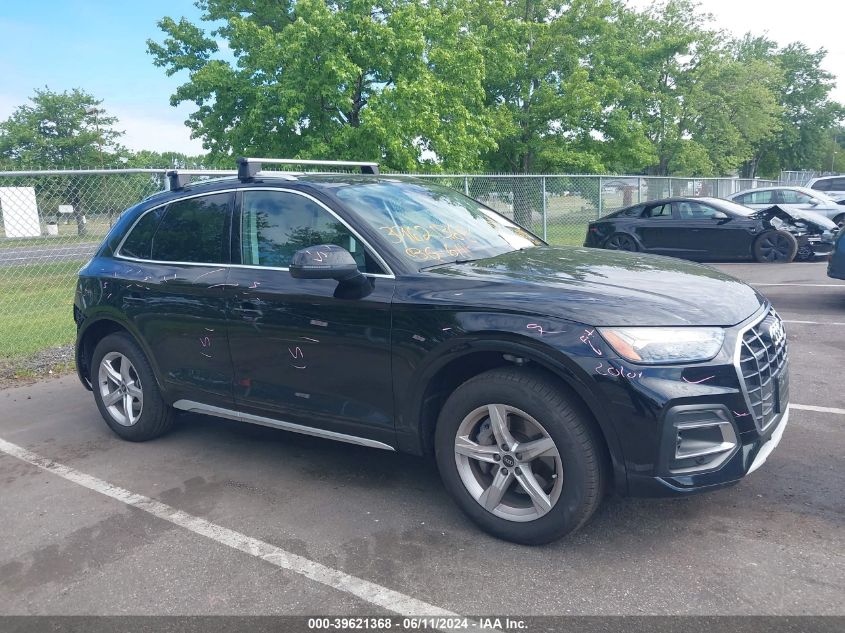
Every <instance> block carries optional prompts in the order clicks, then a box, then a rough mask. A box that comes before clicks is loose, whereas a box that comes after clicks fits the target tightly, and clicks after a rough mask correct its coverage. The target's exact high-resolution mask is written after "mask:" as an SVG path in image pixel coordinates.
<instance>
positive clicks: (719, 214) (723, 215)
mask: <svg viewBox="0 0 845 633" xmlns="http://www.w3.org/2000/svg"><path fill="white" fill-rule="evenodd" d="M711 217H712V218H713V219H714V220H729V219H730V216H729V215H728V214H727V213H724V212H722V211H716V213H714V214H713V215H712V216H711Z"/></svg>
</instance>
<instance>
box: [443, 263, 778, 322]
mask: <svg viewBox="0 0 845 633" xmlns="http://www.w3.org/2000/svg"><path fill="white" fill-rule="evenodd" d="M427 272H428V273H429V274H434V275H440V276H446V277H451V278H460V279H462V280H464V281H465V282H467V283H466V284H462V285H461V287H462V289H463V290H464V291H463V292H461V293H460V295H462V297H463V298H464V299H465V300H469V301H472V302H473V303H476V304H482V305H485V306H490V307H492V308H496V309H502V310H511V311H513V310H518V311H520V312H524V313H526V314H532V315H545V316H552V317H560V318H565V319H569V320H573V321H577V322H580V323H584V324H587V325H594V326H600V325H720V326H730V325H735V324H737V323H739V322H740V321H743V320H745V319H746V318H748V317H749V316H750V315H752V314H753V313H754V312H756V311H757V310H758V309H759V308H760V306H761V305H762V304H763V303H764V302H765V300H764V299H763V298H762V297H761V296H760V295H758V294H757V292H756V291H755V290H754V289H753V288H751V287H750V286H747V285H746V284H744V283H742V282H741V281H739V280H737V279H734V278H733V277H730V276H729V275H726V274H724V273H722V272H720V271H718V270H715V269H714V268H710V267H708V266H702V265H700V264H694V263H692V262H688V261H685V260H681V259H675V258H672V257H660V256H657V255H641V254H637V253H626V252H621V251H607V250H601V249H593V248H579V247H537V248H530V249H526V250H523V251H515V252H512V253H505V254H503V255H497V256H495V257H489V258H486V259H480V260H476V261H472V262H467V263H462V264H447V265H444V266H438V267H436V268H432V269H429V270H428V271H427ZM451 289H454V286H452V287H451ZM435 294H438V293H435ZM442 294H443V296H441V299H442V300H447V299H448V297H447V296H446V295H447V294H448V295H456V294H458V293H454V292H448V293H446V292H444V293H442Z"/></svg>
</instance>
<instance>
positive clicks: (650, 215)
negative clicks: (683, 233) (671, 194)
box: [636, 202, 686, 257]
mask: <svg viewBox="0 0 845 633" xmlns="http://www.w3.org/2000/svg"><path fill="white" fill-rule="evenodd" d="M682 228H683V227H682V226H681V224H680V223H679V222H678V218H677V217H676V216H675V215H674V213H673V209H672V203H671V202H662V203H659V204H650V205H646V208H645V210H644V211H643V214H642V216H641V219H640V221H639V222H638V223H637V229H636V233H637V237H638V238H639V240H640V243H641V244H642V245H643V247H644V248H645V249H646V250H648V251H650V252H654V253H660V254H663V255H675V256H678V257H683V256H684V253H685V249H686V247H685V246H682V244H683V240H682V239H681V237H680V236H679V235H678V233H679V231H680V230H681V229H682Z"/></svg>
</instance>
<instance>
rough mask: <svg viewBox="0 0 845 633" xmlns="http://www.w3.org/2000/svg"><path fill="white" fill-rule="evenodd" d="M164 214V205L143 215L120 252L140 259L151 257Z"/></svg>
mask: <svg viewBox="0 0 845 633" xmlns="http://www.w3.org/2000/svg"><path fill="white" fill-rule="evenodd" d="M162 215H164V207H160V208H158V209H153V210H152V211H150V212H148V213H146V214H144V215H142V216H141V219H140V220H138V223H137V224H136V225H135V226H134V228H133V229H132V230H131V231H130V232H129V235H127V236H126V240H125V241H124V242H123V246H121V247H120V254H121V255H126V256H127V257H137V258H138V259H150V253H151V251H152V246H153V236H154V235H155V232H156V229H157V228H158V223H159V222H161V216H162Z"/></svg>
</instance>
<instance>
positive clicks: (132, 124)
mask: <svg viewBox="0 0 845 633" xmlns="http://www.w3.org/2000/svg"><path fill="white" fill-rule="evenodd" d="M106 110H107V111H108V112H109V113H110V114H113V115H114V116H116V117H117V118H118V123H117V125H116V126H115V127H116V128H117V129H118V130H123V131H124V132H125V134H124V135H123V136H122V137H121V138H120V143H121V144H123V145H125V146H126V147H128V148H129V149H131V150H135V151H138V150H142V149H148V150H153V151H157V152H182V153H184V154H192V155H193V154H202V153H204V150H203V148H202V143H201V142H200V141H199V140H198V139H192V138H191V130H190V128H188V127H187V126H186V125H185V124H184V123H183V121H184V119H185V116H186V115H185V114H183V113H180V112H179V111H177V110H171V111H170V112H164V113H159V112H155V113H153V112H137V111H134V110H130V109H124V108H109V107H108V106H106Z"/></svg>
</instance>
